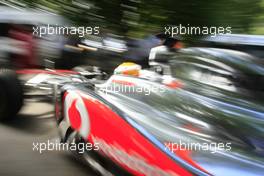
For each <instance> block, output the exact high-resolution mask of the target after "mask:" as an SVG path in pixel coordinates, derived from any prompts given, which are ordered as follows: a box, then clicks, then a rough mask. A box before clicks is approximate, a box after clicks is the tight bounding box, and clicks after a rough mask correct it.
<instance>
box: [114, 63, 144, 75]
mask: <svg viewBox="0 0 264 176" xmlns="http://www.w3.org/2000/svg"><path fill="white" fill-rule="evenodd" d="M140 70H141V66H140V65H138V64H135V63H133V62H124V63H122V64H121V65H119V66H118V67H117V68H116V69H115V71H114V74H121V75H130V76H139V73H140Z"/></svg>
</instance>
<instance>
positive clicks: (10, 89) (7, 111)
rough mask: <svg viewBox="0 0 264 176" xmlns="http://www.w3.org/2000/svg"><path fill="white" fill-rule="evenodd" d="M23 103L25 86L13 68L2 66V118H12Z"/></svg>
mask: <svg viewBox="0 0 264 176" xmlns="http://www.w3.org/2000/svg"><path fill="white" fill-rule="evenodd" d="M22 105H23V88H22V85H21V84H20V82H19V80H18V78H17V75H16V73H15V72H14V71H13V70H10V69H6V68H0V120H10V119H12V118H14V117H15V116H16V114H17V113H18V111H19V110H20V109H21V107H22Z"/></svg>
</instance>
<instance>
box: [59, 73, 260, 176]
mask: <svg viewBox="0 0 264 176" xmlns="http://www.w3.org/2000/svg"><path fill="white" fill-rule="evenodd" d="M164 82H166V81H159V82H155V81H149V80H146V79H141V78H135V77H127V76H120V75H114V76H112V77H111V78H110V79H109V80H108V81H107V82H106V83H104V84H100V85H84V84H79V85H78V84H75V85H70V84H69V85H66V86H64V87H63V88H62V91H61V96H57V102H56V107H57V110H56V113H57V114H56V118H57V120H58V124H59V128H60V130H61V134H62V137H63V141H67V138H68V137H69V136H70V134H71V133H72V132H75V133H78V136H80V137H81V138H82V139H83V140H84V141H86V142H89V143H92V144H94V145H97V146H98V147H99V150H98V151H94V152H95V153H97V154H98V155H99V156H100V158H104V159H106V160H107V161H109V160H110V161H111V162H112V163H114V164H115V165H117V166H118V167H120V168H122V169H123V170H125V171H126V172H128V173H130V174H131V175H184V176H185V175H222V174H223V172H224V173H225V174H224V175H237V174H238V173H240V174H244V175H261V173H263V171H264V165H263V157H261V156H263V150H262V149H263V141H262V139H263V134H262V133H261V129H263V124H264V121H263V117H264V112H263V109H262V108H261V106H259V105H257V104H255V106H254V109H253V108H252V107H253V106H251V107H249V106H238V105H237V104H235V103H233V102H223V101H221V100H216V99H211V98H209V97H206V96H203V95H199V94H196V93H193V92H190V91H188V90H185V89H184V83H181V82H178V84H175V82H172V84H168V83H167V82H166V84H164ZM171 85H173V86H171ZM177 85H178V86H177ZM151 87H152V88H151ZM153 87H155V89H153ZM234 113H235V114H234ZM243 129H247V131H245V132H241V130H243ZM238 132H240V133H238ZM180 143H185V144H186V145H188V144H193V143H195V144H197V145H202V144H204V143H207V144H210V143H214V144H219V143H220V144H221V145H224V148H222V149H220V150H218V149H215V146H214V147H212V148H209V149H207V150H194V149H189V148H186V147H185V148H183V149H181V148H176V147H175V145H179V144H180ZM97 154H96V155H97ZM99 163H100V161H99ZM103 163H104V162H103ZM105 166H106V165H105ZM102 167H104V165H103V166H102ZM106 168H107V167H106ZM108 169H109V168H108ZM252 170H253V172H252ZM117 175H122V174H120V173H119V174H117Z"/></svg>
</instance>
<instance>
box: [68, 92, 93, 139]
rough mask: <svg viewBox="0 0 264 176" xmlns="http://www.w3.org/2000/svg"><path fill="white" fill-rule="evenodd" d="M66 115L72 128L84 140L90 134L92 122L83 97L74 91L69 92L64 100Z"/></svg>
mask: <svg viewBox="0 0 264 176" xmlns="http://www.w3.org/2000/svg"><path fill="white" fill-rule="evenodd" d="M64 114H65V118H66V120H67V122H68V123H69V124H70V125H71V127H72V128H73V129H74V130H76V131H78V132H79V133H80V135H81V136H82V137H83V138H87V137H88V135H89V133H90V120H89V114H88V111H87V109H86V106H85V104H84V102H83V99H82V97H81V96H80V95H79V94H78V93H76V92H73V91H68V92H67V95H66V97H65V100H64Z"/></svg>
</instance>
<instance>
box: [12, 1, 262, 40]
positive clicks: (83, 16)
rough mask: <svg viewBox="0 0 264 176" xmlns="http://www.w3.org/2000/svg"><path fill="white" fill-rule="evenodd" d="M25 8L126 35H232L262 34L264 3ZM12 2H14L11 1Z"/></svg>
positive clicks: (39, 5) (84, 3) (109, 3)
mask: <svg viewBox="0 0 264 176" xmlns="http://www.w3.org/2000/svg"><path fill="white" fill-rule="evenodd" d="M17 2H19V3H20V4H19V5H21V4H22V5H24V6H25V7H30V8H35V9H42V10H47V11H52V12H55V13H59V14H62V15H63V16H65V17H67V18H68V19H70V20H71V21H72V22H73V23H75V24H76V25H84V26H87V25H92V26H97V25H99V26H100V27H101V29H104V30H106V31H107V32H112V33H116V34H121V35H127V36H134V37H135V36H137V37H138V36H142V35H145V34H147V33H150V32H157V31H162V30H163V28H164V26H167V25H178V24H183V25H187V24H189V25H190V26H209V27H210V26H216V27H219V26H223V27H227V26H231V27H232V33H249V34H254V33H256V34H263V33H264V24H263V19H264V11H263V9H264V0H215V1H212V0H202V1H197V0H184V1H180V0H163V1H160V0H111V1H109V0H57V1H54V0H35V1H32V0H20V1H17ZM12 3H15V2H14V1H12Z"/></svg>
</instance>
